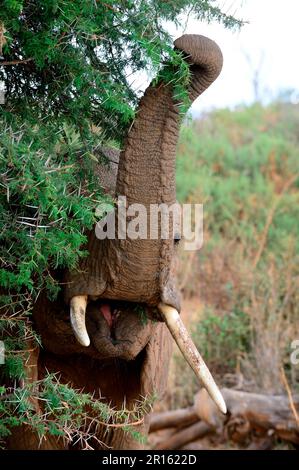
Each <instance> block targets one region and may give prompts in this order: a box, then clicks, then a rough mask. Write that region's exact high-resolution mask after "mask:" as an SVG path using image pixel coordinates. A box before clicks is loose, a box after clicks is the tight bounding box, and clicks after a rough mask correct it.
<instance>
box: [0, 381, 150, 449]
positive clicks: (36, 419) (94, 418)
mask: <svg viewBox="0 0 299 470" xmlns="http://www.w3.org/2000/svg"><path fill="white" fill-rule="evenodd" d="M154 399H155V397H146V398H145V399H144V400H143V401H142V402H136V405H135V407H134V408H133V409H131V410H127V409H126V408H123V409H120V410H116V409H114V408H112V407H111V406H109V405H108V404H107V403H104V401H103V400H100V399H95V398H94V397H93V396H92V395H90V394H88V393H82V392H81V391H80V390H75V389H73V388H71V387H70V386H69V385H64V384H61V383H60V382H59V377H58V376H57V375H55V374H48V375H47V376H46V377H45V378H44V379H43V380H41V381H38V382H37V383H34V384H32V383H31V384H30V383H29V384H25V385H24V386H23V387H22V388H21V387H19V388H9V387H7V388H4V387H1V389H0V417H1V420H0V442H1V441H2V440H3V439H4V438H5V437H7V436H9V435H10V433H11V429H12V428H13V427H15V426H20V425H27V426H30V427H31V429H32V430H34V431H35V432H36V433H37V435H38V436H39V438H40V439H42V438H43V437H44V436H45V435H46V434H49V435H52V436H63V437H64V438H65V439H66V440H67V441H68V442H72V443H74V442H76V443H77V442H80V445H81V446H82V447H83V448H86V449H88V448H92V441H93V440H97V438H96V430H97V428H99V429H100V428H101V427H102V426H103V425H105V426H106V427H107V428H109V427H113V426H122V428H123V430H124V432H128V433H132V434H133V436H134V437H135V438H136V439H137V440H142V439H144V436H141V435H140V433H137V432H136V431H134V430H132V428H133V427H134V423H135V422H137V421H140V420H142V419H143V416H144V415H145V414H146V413H148V412H149V411H150V410H151V408H152V405H153V401H154ZM37 406H38V407H41V410H40V414H37V413H36V407H37ZM90 427H92V429H93V433H90V432H89V431H88V429H89V428H90ZM99 443H100V442H99ZM100 444H101V443H100Z"/></svg>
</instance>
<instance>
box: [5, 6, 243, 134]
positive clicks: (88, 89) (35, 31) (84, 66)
mask: <svg viewBox="0 0 299 470" xmlns="http://www.w3.org/2000/svg"><path fill="white" fill-rule="evenodd" d="M213 3H214V1H213V0H209V1H208V0H200V1H198V0H181V1H179V2H177V1H160V0H137V1H132V0H119V1H114V0H107V1H105V2H102V1H90V0H76V1H71V0H42V1H40V0H39V1H36V0H30V1H27V0H20V1H16V0H5V1H4V2H2V7H1V14H0V22H1V23H2V24H3V25H4V27H5V29H6V32H5V38H6V43H5V44H4V45H3V55H4V60H5V62H12V61H23V62H22V63H19V64H17V65H7V66H4V67H1V68H0V80H1V79H2V80H4V81H5V84H6V90H7V97H8V98H7V108H8V109H9V110H10V111H13V113H17V114H19V115H20V116H22V117H23V118H26V119H27V118H28V115H29V114H30V116H32V118H33V119H34V120H35V119H38V118H40V117H43V118H45V117H46V119H47V120H54V121H56V120H57V119H59V118H63V119H65V120H66V121H67V122H70V123H71V124H74V125H76V127H77V129H78V131H79V132H80V133H81V135H86V134H87V135H88V134H89V127H90V123H91V122H92V123H93V124H94V125H96V126H98V127H100V128H101V130H102V132H104V133H105V134H106V137H107V136H109V137H110V138H117V139H120V138H122V137H123V136H124V134H125V132H126V129H127V128H128V125H129V124H130V122H131V121H132V119H133V117H134V108H135V105H136V102H137V94H136V92H135V91H134V90H133V88H132V86H131V81H132V76H133V74H135V73H136V72H138V71H139V70H145V69H146V70H148V71H149V73H150V74H151V75H152V74H153V72H157V70H158V69H159V67H160V64H162V63H163V62H165V60H166V59H167V60H168V59H169V57H170V58H172V59H173V60H174V61H178V60H179V56H178V54H176V53H175V52H173V51H172V39H171V37H170V35H169V34H168V33H167V31H166V28H165V22H166V21H173V22H175V23H178V22H179V15H181V14H183V13H188V12H189V11H192V13H193V16H195V17H197V18H200V19H205V20H208V21H211V20H216V21H220V22H222V23H224V25H225V26H228V27H235V26H239V25H240V24H241V22H240V21H237V20H236V19H234V18H233V17H231V16H227V15H225V14H224V13H222V12H221V11H220V9H219V8H217V7H214V6H213ZM180 62H182V59H181V60H180ZM179 71H180V69H179ZM181 72H182V74H183V75H182V79H183V77H184V74H185V73H186V71H185V69H184V67H182V70H181ZM172 78H173V77H172ZM179 78H180V77H179V76H178V77H177V79H178V80H179Z"/></svg>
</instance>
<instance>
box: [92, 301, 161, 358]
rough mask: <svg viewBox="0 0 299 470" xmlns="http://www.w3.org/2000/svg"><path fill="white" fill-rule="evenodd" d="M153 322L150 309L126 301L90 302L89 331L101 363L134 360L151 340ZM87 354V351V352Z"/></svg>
mask: <svg viewBox="0 0 299 470" xmlns="http://www.w3.org/2000/svg"><path fill="white" fill-rule="evenodd" d="M152 324H153V323H152V320H151V319H150V318H148V316H147V308H146V307H145V306H142V305H141V304H133V303H131V302H125V301H114V300H109V299H99V300H97V301H91V302H89V304H88V307H87V311H86V327H87V331H88V334H89V337H90V340H91V346H92V348H95V350H96V351H97V357H98V358H99V359H108V358H120V359H124V360H130V361H131V360H132V359H134V358H135V357H136V356H137V355H138V354H139V353H140V351H141V350H142V349H143V348H144V347H145V346H146V344H147V343H148V341H149V339H150V334H151V329H152ZM86 352H87V353H88V351H87V350H86Z"/></svg>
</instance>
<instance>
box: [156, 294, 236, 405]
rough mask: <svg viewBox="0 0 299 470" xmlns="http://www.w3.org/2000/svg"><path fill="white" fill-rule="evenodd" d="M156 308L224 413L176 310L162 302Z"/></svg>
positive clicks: (218, 397) (217, 390) (209, 376)
mask: <svg viewBox="0 0 299 470" xmlns="http://www.w3.org/2000/svg"><path fill="white" fill-rule="evenodd" d="M158 309H159V310H160V312H161V313H162V315H163V318H164V320H165V323H166V325H167V327H168V329H169V331H170V333H171V334H172V336H173V339H174V340H175V342H176V344H177V345H178V347H179V348H180V350H181V352H182V354H183V356H184V358H185V359H186V361H187V362H188V364H189V365H190V367H191V368H192V369H193V371H194V372H195V375H196V376H197V378H198V379H199V380H200V381H201V383H202V384H203V385H204V387H205V388H206V390H207V392H208V393H209V395H210V397H211V398H212V400H214V402H215V403H216V405H217V406H218V408H219V410H220V411H221V412H222V413H223V414H226V411H227V408H226V404H225V401H224V399H223V396H222V394H221V392H220V390H219V388H218V386H217V385H216V383H215V381H214V379H213V377H212V375H211V373H210V371H209V369H208V367H207V366H206V364H205V362H204V360H203V359H202V357H201V355H200V354H199V352H198V351H197V349H196V346H195V344H194V343H193V341H192V339H191V337H190V335H189V333H188V331H187V330H186V328H185V325H184V324H183V322H182V320H181V317H180V315H179V313H178V311H177V310H176V309H175V308H173V307H170V305H166V304H164V303H160V304H159V305H158Z"/></svg>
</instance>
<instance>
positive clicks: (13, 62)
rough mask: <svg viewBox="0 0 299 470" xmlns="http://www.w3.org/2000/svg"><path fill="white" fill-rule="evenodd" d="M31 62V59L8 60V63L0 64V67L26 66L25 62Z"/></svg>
mask: <svg viewBox="0 0 299 470" xmlns="http://www.w3.org/2000/svg"><path fill="white" fill-rule="evenodd" d="M31 60H33V57H29V59H19V60H8V61H4V62H0V66H1V65H18V64H27V62H30V61H31Z"/></svg>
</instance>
